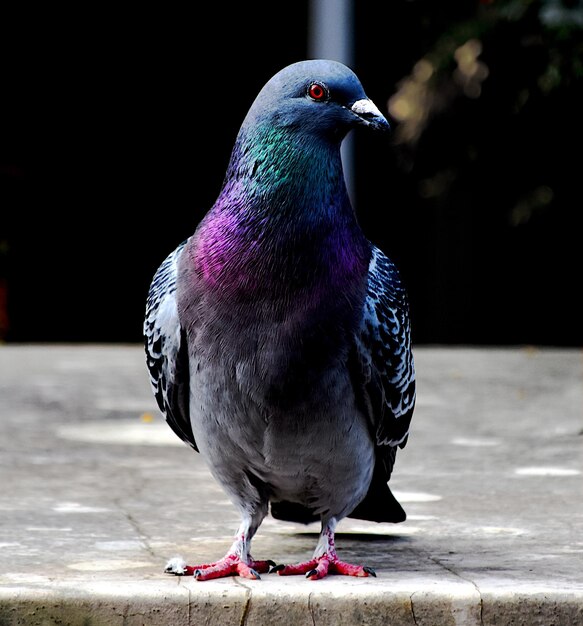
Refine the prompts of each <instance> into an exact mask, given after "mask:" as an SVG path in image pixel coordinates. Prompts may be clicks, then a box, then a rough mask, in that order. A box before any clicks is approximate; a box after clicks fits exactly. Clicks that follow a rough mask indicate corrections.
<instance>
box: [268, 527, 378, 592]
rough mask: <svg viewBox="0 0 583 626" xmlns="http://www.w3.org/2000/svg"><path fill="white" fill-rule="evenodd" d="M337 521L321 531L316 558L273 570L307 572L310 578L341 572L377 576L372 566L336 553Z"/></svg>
mask: <svg viewBox="0 0 583 626" xmlns="http://www.w3.org/2000/svg"><path fill="white" fill-rule="evenodd" d="M335 526H336V521H335V520H334V519H332V520H330V521H329V522H327V523H326V524H324V526H323V528H322V532H321V533H320V541H319V542H318V546H317V547H316V552H315V553H314V558H313V559H311V560H310V561H306V562H304V563H298V564H297V565H277V566H276V567H274V568H272V569H271V571H272V572H277V573H278V574H279V575H280V576H291V575H294V574H305V575H306V578H309V579H310V580H318V579H320V578H324V577H325V576H327V575H328V574H341V575H343V576H376V574H375V571H374V569H372V567H363V566H362V565H352V564H351V563H346V562H345V561H341V560H340V559H339V558H338V555H337V554H336V548H335V546H334V528H335Z"/></svg>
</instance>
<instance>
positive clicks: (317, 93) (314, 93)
mask: <svg viewBox="0 0 583 626" xmlns="http://www.w3.org/2000/svg"><path fill="white" fill-rule="evenodd" d="M308 96H310V98H312V100H316V101H319V100H327V99H328V90H327V89H326V87H324V85H320V83H312V84H311V85H310V86H309V87H308Z"/></svg>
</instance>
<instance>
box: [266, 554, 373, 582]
mask: <svg viewBox="0 0 583 626" xmlns="http://www.w3.org/2000/svg"><path fill="white" fill-rule="evenodd" d="M270 571H271V572H277V573H278V574H279V575H280V576H293V575H297V574H305V575H306V578H309V579H310V580H319V579H320V578H324V577H325V576H327V575H328V574H341V575H342V576H361V577H363V576H364V577H366V576H376V573H375V571H374V570H373V569H372V567H364V566H362V565H352V564H351V563H346V562H345V561H341V560H340V559H339V558H338V557H337V556H336V554H335V553H328V554H323V555H322V556H320V557H318V558H317V559H311V560H310V561H306V562H305V563H298V564H296V565H276V566H275V567H272V568H271V570H270Z"/></svg>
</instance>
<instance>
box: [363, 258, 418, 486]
mask: <svg viewBox="0 0 583 626" xmlns="http://www.w3.org/2000/svg"><path fill="white" fill-rule="evenodd" d="M356 348H357V353H358V356H359V360H360V365H361V370H362V372H363V375H364V388H365V394H366V396H367V398H366V401H367V402H366V403H367V405H368V410H369V415H370V417H371V420H372V423H373V426H374V429H375V434H376V444H377V446H378V447H380V448H383V447H386V448H388V449H387V450H386V451H385V464H386V465H387V471H388V474H389V475H390V471H391V469H392V464H393V462H394V456H395V455H394V452H395V450H394V448H395V446H397V445H399V446H400V447H403V446H404V445H405V443H406V442H407V436H408V433H409V425H410V422H411V417H412V415H413V409H414V405H415V369H414V364H413V355H412V351H411V328H410V321H409V310H408V303H407V295H406V292H405V289H404V288H403V286H402V284H401V280H400V278H399V275H398V272H397V270H396V268H395V266H394V265H393V263H392V262H391V261H390V260H389V259H388V258H387V257H386V256H385V255H384V254H383V253H382V252H381V251H380V250H379V249H378V248H373V251H372V257H371V261H370V265H369V275H368V290H367V297H366V299H365V304H364V315H363V319H362V325H361V328H360V333H359V335H358V337H357V341H356Z"/></svg>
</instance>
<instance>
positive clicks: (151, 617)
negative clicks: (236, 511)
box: [0, 577, 583, 626]
mask: <svg viewBox="0 0 583 626" xmlns="http://www.w3.org/2000/svg"><path fill="white" fill-rule="evenodd" d="M411 589H415V591H413V592H411ZM272 623H274V624H278V623H279V624H282V623H283V624H294V625H298V626H304V625H305V626H314V624H316V625H319V626H328V625H330V626H354V625H358V624H367V625H370V626H377V625H378V626H381V625H385V624H391V625H392V626H436V625H439V626H441V625H444V626H445V625H448V624H452V625H458V624H461V625H464V626H466V625H467V626H474V625H475V626H482V625H484V624H488V625H496V626H498V625H500V626H507V625H509V624H512V625H516V626H550V625H554V626H576V625H578V624H582V623H583V593H578V592H556V591H550V590H549V591H546V592H543V591H540V590H539V591H534V590H533V591H532V592H529V591H526V590H524V591H523V592H517V591H511V590H508V591H507V592H505V593H500V592H499V591H497V590H495V589H489V590H488V589H486V590H484V591H482V592H479V591H478V590H477V589H476V588H475V587H474V586H473V585H471V584H469V583H468V584H463V583H453V582H451V581H450V582H447V583H444V584H441V585H440V584H435V583H434V582H433V583H432V582H430V581H423V580H409V581H407V582H404V583H403V582H402V583H400V584H399V583H395V582H392V583H390V584H387V583H386V582H384V581H353V580H348V581H347V580H336V579H334V580H332V579H330V580H325V581H319V582H318V583H316V584H315V585H314V584H310V583H306V584H304V583H303V581H293V582H292V581H282V580H280V579H277V578H276V577H270V578H269V579H267V580H261V581H245V582H242V581H241V579H230V580H226V581H212V582H208V583H206V584H203V583H197V582H196V581H193V580H190V581H188V582H187V581H185V580H184V579H183V580H182V581H180V582H179V583H176V584H160V583H155V582H152V581H141V582H135V583H128V582H127V581H120V583H119V584H103V583H97V582H96V583H93V584H81V585H79V586H76V587H74V588H71V587H67V586H61V585H59V584H58V583H54V584H53V585H51V587H50V589H46V590H40V589H37V590H35V591H33V590H30V589H25V590H23V589H18V588H12V589H10V588H4V589H2V590H1V592H0V624H2V625H3V626H4V625H8V624H10V625H12V624H27V625H31V626H37V625H38V626H45V625H47V624H68V625H71V626H89V625H92V626H93V625H94V626H97V625H99V626H101V625H104V626H109V625H118V624H119V625H120V626H121V625H123V626H133V625H136V626H137V625H142V624H148V625H150V624H151V625H156V624H173V625H177V626H181V625H184V626H187V625H188V626H195V625H201V624H204V625H208V626H214V625H216V626H223V625H226V624H229V625H230V624H241V625H245V626H260V625H264V624H272Z"/></svg>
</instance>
